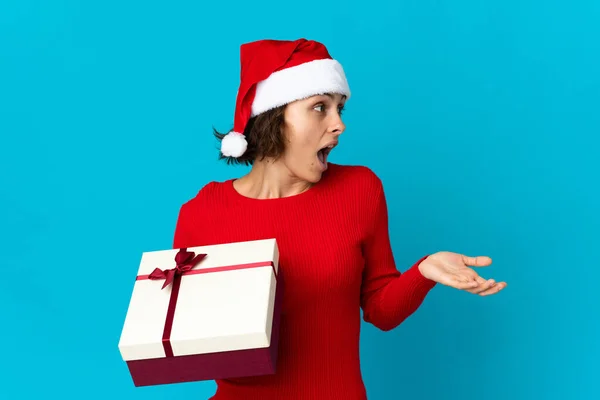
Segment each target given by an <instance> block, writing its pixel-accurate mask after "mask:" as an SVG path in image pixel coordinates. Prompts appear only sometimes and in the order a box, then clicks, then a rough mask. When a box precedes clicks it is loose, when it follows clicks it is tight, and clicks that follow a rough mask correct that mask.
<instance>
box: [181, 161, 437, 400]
mask: <svg viewBox="0 0 600 400" xmlns="http://www.w3.org/2000/svg"><path fill="white" fill-rule="evenodd" d="M265 238H276V239H277V243H278V246H279V250H280V268H281V271H282V275H283V276H284V277H285V290H284V299H283V307H282V316H281V325H280V329H281V330H280V341H279V343H280V345H279V356H278V361H277V372H276V373H275V374H274V375H269V376H260V377H246V378H239V379H227V380H218V381H217V391H216V394H215V395H214V397H212V399H214V400H259V399H260V400H295V399H298V400H300V399H302V400H313V399H314V400H317V399H323V400H337V399H340V400H363V399H366V390H365V387H364V384H363V380H362V375H361V370H360V360H359V332H360V324H361V318H360V310H361V308H362V310H363V318H364V320H365V321H367V322H369V323H372V324H373V325H375V326H377V327H378V328H380V329H382V330H384V331H387V330H390V329H392V328H394V327H396V326H398V325H399V324H400V323H401V322H402V321H404V320H405V319H406V318H407V317H408V316H410V315H411V314H412V313H413V312H414V311H415V310H416V309H417V308H418V307H419V306H420V304H421V303H422V301H423V300H424V298H425V296H426V294H427V293H428V291H429V290H430V289H431V288H433V286H434V285H435V282H433V281H431V280H429V279H426V278H425V277H423V275H421V273H420V272H419V270H418V268H417V265H418V263H419V262H420V261H421V260H422V259H421V260H419V261H418V262H417V263H415V264H414V266H413V267H412V268H409V269H407V270H406V271H405V272H404V273H402V274H401V273H400V272H399V271H398V270H397V269H396V266H395V263H394V258H393V255H392V250H391V247H390V240H389V236H388V219H387V209H386V200H385V196H384V192H383V187H382V184H381V181H380V179H379V178H378V177H377V176H376V175H375V174H374V173H373V172H372V171H371V170H370V169H368V168H366V167H360V166H341V165H336V164H329V169H328V170H327V171H326V172H325V174H324V175H323V177H322V179H321V181H320V182H319V183H318V184H316V185H314V186H313V187H312V188H311V189H309V190H307V191H305V192H304V193H301V194H299V195H295V196H290V197H285V198H279V199H252V198H248V197H244V196H243V195H241V194H239V193H238V192H237V191H236V190H235V189H234V187H233V180H228V181H225V182H211V183H209V184H207V185H206V186H205V187H204V188H202V189H201V190H200V191H199V192H198V194H197V195H196V196H195V197H194V198H193V199H191V200H190V201H188V202H186V203H185V204H183V206H182V207H181V210H180V213H179V218H178V221H177V227H176V230H175V239H174V247H175V248H179V247H193V246H203V245H209V244H219V243H226V242H237V241H246V240H257V239H265Z"/></svg>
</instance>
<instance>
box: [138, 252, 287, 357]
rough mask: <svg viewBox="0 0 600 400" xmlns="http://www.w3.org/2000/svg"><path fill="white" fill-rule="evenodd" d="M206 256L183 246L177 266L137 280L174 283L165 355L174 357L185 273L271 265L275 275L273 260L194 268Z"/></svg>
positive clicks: (164, 339) (177, 255)
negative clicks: (174, 331)
mask: <svg viewBox="0 0 600 400" xmlns="http://www.w3.org/2000/svg"><path fill="white" fill-rule="evenodd" d="M204 257H206V254H198V255H196V254H195V253H194V252H191V251H187V248H185V247H184V248H181V249H179V251H178V252H177V254H176V255H175V263H176V266H175V268H171V269H165V270H161V269H160V268H155V269H154V271H152V273H151V274H150V275H139V276H137V278H136V280H138V281H139V280H144V279H152V280H160V279H164V280H165V283H164V284H163V286H162V288H161V289H164V288H165V287H167V286H168V285H169V284H171V283H172V284H173V286H172V287H171V297H170V298H169V308H168V309H167V316H166V318H165V327H164V330H163V337H162V344H163V348H164V349H165V355H166V356H167V357H173V348H172V347H171V342H170V338H171V329H172V328H173V319H174V318H175V306H176V305H177V297H178V296H179V286H180V285H181V277H182V276H183V275H192V274H203V273H209V272H220V271H231V270H238V269H245V268H256V267H266V266H270V267H271V268H273V272H274V273H275V276H277V273H276V272H275V265H274V264H273V262H272V261H265V262H256V263H249V264H238V265H228V266H222V267H214V268H203V269H197V270H194V269H193V268H194V267H195V266H196V265H198V264H199V263H200V262H201V261H202V260H203V259H204Z"/></svg>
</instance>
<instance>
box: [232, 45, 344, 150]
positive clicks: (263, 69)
mask: <svg viewBox="0 0 600 400" xmlns="http://www.w3.org/2000/svg"><path fill="white" fill-rule="evenodd" d="M240 61H241V82H240V87H239V89H238V94H237V101H236V105H235V116H234V123H233V130H232V131H231V132H229V133H228V134H227V135H225V137H224V138H223V139H222V141H221V153H223V155H224V156H228V157H236V158H237V157H240V156H241V155H243V154H244V153H245V151H246V149H247V147H248V143H247V141H246V138H245V136H244V129H245V128H246V124H247V123H248V120H249V119H250V118H252V117H254V116H256V115H258V114H261V113H263V112H265V111H268V110H271V109H273V108H276V107H279V106H282V105H285V104H288V103H291V102H293V101H296V100H301V99H304V98H308V97H311V96H314V95H319V94H325V93H338V94H342V95H346V97H347V98H349V97H350V88H349V86H348V82H347V80H346V76H345V74H344V70H343V69H342V66H341V64H340V63H339V62H338V61H336V60H334V59H333V58H332V57H331V56H330V55H329V52H328V51H327V49H326V48H325V46H324V45H323V44H321V43H319V42H316V41H313V40H306V39H298V40H294V41H288V40H259V41H255V42H250V43H245V44H242V46H241V47H240Z"/></svg>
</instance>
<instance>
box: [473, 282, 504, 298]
mask: <svg viewBox="0 0 600 400" xmlns="http://www.w3.org/2000/svg"><path fill="white" fill-rule="evenodd" d="M505 287H506V282H498V283H496V284H495V285H494V286H492V287H491V288H489V289H487V290H485V291H483V292H481V293H478V294H479V296H490V295H492V294H496V293H499V292H500V291H501V290H502V289H504V288H505Z"/></svg>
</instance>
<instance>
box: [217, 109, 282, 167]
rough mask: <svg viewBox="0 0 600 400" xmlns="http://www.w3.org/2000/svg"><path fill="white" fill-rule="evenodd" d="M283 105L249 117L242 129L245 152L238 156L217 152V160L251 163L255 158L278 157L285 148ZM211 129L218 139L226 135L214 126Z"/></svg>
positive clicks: (229, 162)
mask: <svg viewBox="0 0 600 400" xmlns="http://www.w3.org/2000/svg"><path fill="white" fill-rule="evenodd" d="M285 107H286V106H285V105H283V106H280V107H277V108H274V109H272V110H269V111H266V112H264V113H262V114H259V115H257V116H255V117H252V118H250V119H249V120H248V123H247V124H246V128H245V129H244V136H246V140H247V141H248V148H247V150H246V152H245V153H244V154H243V155H242V156H240V157H238V158H235V157H228V156H224V155H223V153H221V152H219V160H226V162H227V164H245V165H252V164H253V163H254V161H255V160H257V159H260V160H263V159H264V158H265V157H269V158H275V159H277V158H279V157H280V156H281V155H282V154H283V151H284V150H285V135H284V132H283V126H284V111H285ZM213 131H214V135H215V137H216V138H217V139H218V140H219V141H221V140H222V139H223V138H224V137H225V135H226V134H225V133H220V132H218V131H217V130H216V129H215V128H214V127H213Z"/></svg>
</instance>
